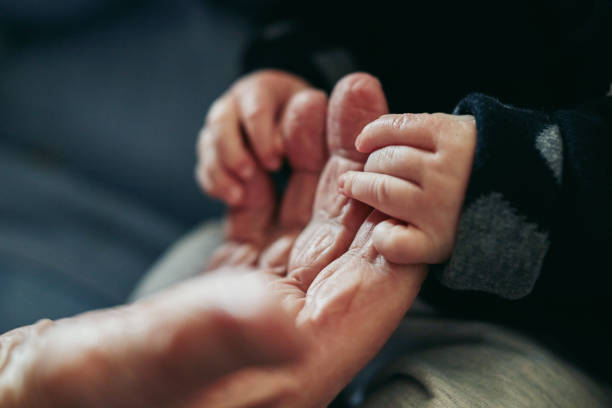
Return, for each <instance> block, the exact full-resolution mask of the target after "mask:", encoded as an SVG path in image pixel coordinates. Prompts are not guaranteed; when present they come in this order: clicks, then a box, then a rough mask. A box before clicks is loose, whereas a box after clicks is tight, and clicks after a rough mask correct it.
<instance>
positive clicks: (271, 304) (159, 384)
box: [0, 274, 303, 408]
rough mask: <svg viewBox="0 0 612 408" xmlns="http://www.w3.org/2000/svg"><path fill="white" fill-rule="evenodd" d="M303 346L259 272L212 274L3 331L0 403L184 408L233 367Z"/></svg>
mask: <svg viewBox="0 0 612 408" xmlns="http://www.w3.org/2000/svg"><path fill="white" fill-rule="evenodd" d="M302 349H303V339H301V338H300V337H298V333H297V331H296V329H295V325H294V322H293V321H292V320H290V319H289V318H288V317H287V316H286V315H285V314H284V313H283V312H282V310H281V308H279V305H278V301H277V300H276V298H275V297H274V293H272V292H270V291H269V290H267V289H266V282H265V277H264V276H263V274H261V275H260V274H250V275H245V276H241V275H236V274H233V275H232V274H222V275H221V274H209V275H206V276H203V277H200V278H197V279H193V280H190V281H189V282H187V283H185V284H182V285H179V286H177V287H175V288H173V289H171V290H167V291H165V292H162V293H160V294H159V295H157V296H155V297H152V298H149V299H146V300H143V301H140V302H138V303H135V304H132V305H128V306H123V307H119V308H115V309H110V310H103V311H96V312H91V313H86V314H83V315H80V316H77V317H73V318H68V319H62V320H58V321H56V322H51V321H49V320H47V321H41V322H39V323H37V324H35V325H32V326H28V327H24V328H20V329H16V330H13V331H11V332H9V333H6V334H4V335H3V336H0V406H2V407H3V408H9V407H20V408H30V407H31V408H46V407H54V408H55V407H57V408H60V407H61V408H70V407H93V408H95V407H101V408H102V407H104V408H106V407H126V408H128V407H129V408H134V407H167V406H180V405H183V404H184V403H186V402H188V401H190V400H191V399H192V398H193V397H194V395H197V394H198V393H199V392H201V390H202V389H204V388H205V387H206V386H207V385H209V384H210V383H211V382H212V381H214V380H216V379H218V378H220V377H222V376H223V375H225V374H227V373H229V372H233V371H235V370H237V369H239V368H242V367H245V366H250V365H257V366H258V367H265V366H274V365H275V364H280V363H282V362H286V361H289V360H292V359H298V358H299V357H300V356H301V355H302Z"/></svg>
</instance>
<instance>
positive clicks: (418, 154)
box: [339, 113, 476, 264]
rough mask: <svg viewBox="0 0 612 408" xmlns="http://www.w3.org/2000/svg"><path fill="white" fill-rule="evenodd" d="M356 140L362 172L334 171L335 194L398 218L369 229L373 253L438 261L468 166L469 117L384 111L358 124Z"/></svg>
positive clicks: (472, 140) (451, 232)
mask: <svg viewBox="0 0 612 408" xmlns="http://www.w3.org/2000/svg"><path fill="white" fill-rule="evenodd" d="M355 145H356V147H357V150H358V151H360V152H362V153H369V157H368V160H367V162H366V164H365V168H364V171H363V172H360V171H349V172H346V173H344V174H343V175H341V176H340V179H339V189H340V192H341V193H343V194H344V195H346V196H348V197H350V198H354V199H356V200H359V201H362V202H364V203H366V204H368V205H370V206H372V207H374V208H376V209H378V210H379V211H381V212H383V213H385V214H388V215H390V216H392V217H394V218H396V219H397V220H394V219H389V220H387V221H385V222H383V223H380V224H378V225H377V226H376V228H375V230H374V234H373V242H374V246H375V248H376V250H377V251H378V252H380V253H381V254H382V255H383V256H384V257H385V258H387V260H388V261H390V262H395V263H404V264H416V263H428V264H433V263H440V262H443V261H445V260H446V259H447V258H448V257H449V256H450V254H451V252H452V248H453V246H454V242H455V236H456V233H457V225H458V221H459V215H460V212H461V208H462V205H463V200H464V197H465V192H466V189H467V185H468V180H469V178H470V173H471V169H472V162H473V159H474V150H475V147H476V121H475V120H474V117H472V116H469V115H467V116H456V115H447V114H442V113H435V114H393V115H383V116H381V117H380V118H378V119H377V120H375V121H373V122H371V123H369V124H368V125H367V126H365V127H364V128H363V130H362V131H361V134H360V135H359V137H358V138H357V140H356V141H355ZM398 220H400V221H398ZM402 221H403V222H402Z"/></svg>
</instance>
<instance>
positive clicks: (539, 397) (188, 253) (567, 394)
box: [131, 222, 612, 408]
mask: <svg viewBox="0 0 612 408" xmlns="http://www.w3.org/2000/svg"><path fill="white" fill-rule="evenodd" d="M222 237H223V234H222V227H221V223H220V222H211V223H207V224H204V225H202V226H200V227H198V228H196V229H195V230H194V231H193V232H191V233H190V234H188V235H186V236H185V237H184V238H183V239H181V240H180V241H178V242H177V243H176V244H175V245H174V246H173V247H171V248H170V249H169V250H168V251H167V253H166V254H165V255H164V256H163V257H162V258H161V259H160V260H159V261H158V262H157V263H156V264H155V265H154V266H153V268H152V270H151V271H150V272H149V273H148V274H147V276H145V277H144V279H143V280H142V281H141V283H140V284H139V286H138V287H137V289H136V290H135V291H134V293H133V294H132V297H131V298H132V299H133V300H135V299H138V298H141V297H144V296H147V295H148V294H151V293H153V292H156V291H158V290H161V289H163V288H165V287H168V286H170V285H172V284H174V283H177V282H179V281H181V280H184V279H187V278H189V277H192V276H195V275H197V274H199V273H201V272H202V270H203V269H204V267H205V265H206V263H207V260H208V259H209V257H210V255H211V254H212V252H213V251H214V249H215V248H216V247H217V246H218V245H219V243H220V242H221V240H222ZM373 367H375V368H373ZM380 367H382V368H380ZM368 372H369V373H368ZM364 373H367V374H368V375H367V377H369V379H368V380H367V381H366V383H367V385H366V386H365V387H361V388H360V389H364V390H365V389H367V390H368V391H367V392H365V393H364V392H363V391H360V392H359V393H358V394H359V395H360V396H359V397H358V398H356V399H352V400H354V401H358V402H359V403H358V405H356V406H363V407H367V408H373V407H384V408H387V407H389V408H391V407H398V408H407V407H427V408H441V407H444V408H446V407H460V408H461V407H465V408H467V407H470V408H473V407H508V408H510V407H512V408H521V407H530V408H532V407H568V408H570V407H572V408H574V407H580V408H582V407H585V408H586V407H589V408H599V407H602V408H603V407H606V408H609V407H612V401H611V400H610V392H609V391H608V392H604V389H603V387H602V386H600V385H599V384H597V383H596V382H595V381H594V380H592V379H590V378H588V376H586V375H585V374H584V373H581V372H580V371H579V370H577V369H575V368H573V367H572V366H571V365H570V364H568V363H566V362H564V361H563V360H562V359H560V358H558V357H557V356H555V355H553V354H552V353H550V352H548V351H547V350H545V349H544V348H542V347H540V346H538V345H537V344H536V343H535V342H533V341H531V340H529V339H528V338H526V337H525V336H521V335H518V334H516V333H513V332H510V331H508V330H506V329H504V328H501V327H498V326H494V325H490V324H484V323H478V322H466V321H456V320H450V319H444V318H441V317H439V316H435V315H433V314H432V312H431V309H428V308H427V307H424V306H423V305H422V304H420V305H419V304H417V305H415V307H413V309H412V310H411V312H410V313H409V314H408V316H406V318H405V319H404V321H403V322H402V324H401V325H400V327H399V328H398V330H397V331H396V332H395V334H394V335H393V337H392V338H391V340H390V341H389V343H388V344H387V346H385V349H383V351H382V353H381V354H380V356H379V357H377V359H376V360H375V361H373V362H372V364H371V365H370V366H369V367H368V368H366V369H365V370H364ZM362 374H363V373H362Z"/></svg>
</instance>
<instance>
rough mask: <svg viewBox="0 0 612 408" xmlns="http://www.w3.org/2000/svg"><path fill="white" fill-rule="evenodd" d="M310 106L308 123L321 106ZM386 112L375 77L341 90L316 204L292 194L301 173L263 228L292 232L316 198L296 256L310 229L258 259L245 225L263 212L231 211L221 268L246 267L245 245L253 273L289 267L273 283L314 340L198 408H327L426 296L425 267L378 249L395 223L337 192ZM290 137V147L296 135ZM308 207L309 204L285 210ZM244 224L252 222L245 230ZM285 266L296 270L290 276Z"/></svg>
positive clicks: (303, 194)
mask: <svg viewBox="0 0 612 408" xmlns="http://www.w3.org/2000/svg"><path fill="white" fill-rule="evenodd" d="M306 105H307V104H306ZM307 106H308V108H304V110H303V114H304V115H305V116H308V112H309V109H315V108H314V107H313V106H316V103H315V102H311V105H307ZM386 112H387V106H386V101H385V98H384V95H383V93H382V90H381V87H380V84H379V83H378V81H377V80H376V79H374V78H372V77H370V76H368V75H365V74H354V75H351V76H349V77H346V78H344V79H343V80H342V81H340V82H339V83H338V85H337V86H336V88H335V89H334V92H333V93H332V96H331V99H330V106H329V113H328V118H327V145H328V146H327V147H328V150H329V152H330V157H329V160H328V161H327V164H326V166H325V168H324V169H323V171H322V174H321V176H320V180H319V184H318V186H317V189H316V192H315V195H314V198H313V197H312V196H308V195H307V193H308V192H309V190H305V189H297V188H296V189H293V188H292V187H293V186H292V183H296V182H297V180H299V177H300V174H299V171H298V172H297V174H296V175H294V176H293V178H292V179H291V180H290V181H289V187H288V190H287V193H286V196H285V197H284V201H283V205H282V207H281V211H280V214H279V216H278V221H277V222H276V223H275V222H274V221H270V222H269V223H267V224H265V225H262V234H261V235H262V236H265V233H266V232H267V231H273V230H280V231H292V229H291V228H290V226H288V225H287V224H285V220H287V219H291V220H296V221H297V220H299V219H300V218H299V217H298V216H297V214H296V213H295V211H301V209H302V208H304V207H306V206H307V203H309V202H312V201H311V200H313V202H314V205H313V211H312V214H313V215H312V219H311V220H310V222H309V223H308V225H306V227H305V228H304V230H303V231H302V233H301V234H299V236H297V239H296V240H295V243H294V245H293V248H292V250H291V252H290V253H288V251H287V247H289V246H290V245H291V237H293V236H294V231H297V230H299V229H301V227H302V226H301V225H299V224H296V227H295V228H293V231H292V232H290V233H285V234H284V235H282V234H281V235H280V236H281V238H280V240H281V242H282V250H277V246H278V242H279V241H278V239H279V238H277V240H274V239H273V240H272V242H268V243H267V245H264V247H263V248H262V249H261V250H259V252H258V248H260V246H259V245H260V244H258V243H256V242H249V241H245V240H243V239H242V238H243V237H244V235H243V234H241V227H242V228H248V226H252V225H257V224H256V222H259V221H261V220H260V219H258V217H259V216H260V215H261V212H260V211H257V210H253V211H252V213H251V214H250V216H251V217H252V218H250V217H245V214H248V213H249V208H248V207H246V208H244V207H242V208H240V209H237V210H235V211H232V212H231V213H230V215H229V225H230V227H229V228H228V231H227V235H228V243H226V244H225V245H226V247H225V248H223V247H222V248H221V249H220V250H219V252H218V254H217V257H216V258H215V260H214V261H213V266H215V267H216V266H219V265H224V264H230V265H236V264H238V263H239V262H238V263H237V262H236V259H235V258H232V257H227V254H229V253H231V251H233V250H235V249H236V248H239V247H249V248H250V249H251V251H252V252H251V256H250V257H248V259H247V258H244V259H242V261H243V262H244V263H243V264H248V265H250V266H251V267H252V268H253V271H254V272H253V273H265V272H262V271H261V270H260V269H258V268H260V267H262V266H271V265H274V266H280V268H279V270H278V271H277V272H276V273H278V277H277V279H276V280H275V281H273V283H272V284H271V285H272V287H273V289H274V290H275V291H276V292H277V293H281V294H282V295H283V296H284V302H283V304H284V307H285V309H286V310H288V311H289V313H290V314H292V315H293V316H295V321H296V324H297V327H298V329H299V330H300V332H301V333H303V335H305V337H306V338H309V339H311V341H310V343H309V346H308V347H307V351H306V352H305V354H304V359H302V360H300V361H298V362H295V363H289V364H287V365H286V366H285V367H281V368H276V369H257V368H254V369H249V370H245V371H242V372H239V373H237V374H234V375H231V376H229V377H228V378H225V379H223V380H222V381H220V382H219V383H218V384H217V385H216V386H215V387H212V388H210V389H208V390H206V391H205V392H204V393H203V395H202V397H201V399H199V400H197V402H195V403H194V405H193V406H223V407H225V406H227V407H234V406H283V407H284V406H291V407H310V406H312V407H319V406H325V405H326V404H328V403H329V402H330V401H331V400H332V399H333V397H334V396H335V395H336V394H337V393H338V392H339V391H340V390H341V389H342V387H344V386H345V385H346V384H347V383H348V382H349V381H350V379H351V378H352V377H353V376H354V375H355V374H356V373H357V372H358V371H359V369H361V368H362V367H363V366H364V365H365V364H366V363H367V361H369V359H371V358H372V357H373V356H374V354H375V353H376V352H377V351H378V350H379V349H380V347H381V346H382V345H383V344H384V342H385V341H386V340H387V338H388V337H389V336H390V335H391V333H392V331H393V330H394V329H395V328H396V327H397V324H398V323H399V321H400V319H401V317H402V316H403V315H404V314H405V312H406V311H407V310H408V308H409V307H410V305H411V304H412V302H413V300H414V298H415V296H416V294H417V293H418V290H419V287H420V284H421V282H422V280H423V279H424V276H425V267H424V266H400V265H395V264H390V263H388V262H387V261H386V260H385V259H384V258H383V257H382V256H380V254H378V252H377V251H376V250H375V249H374V246H373V244H372V231H373V229H374V227H375V226H376V225H377V224H378V223H380V222H382V221H385V220H387V219H388V217H387V216H384V215H383V214H382V213H379V212H376V211H372V209H371V208H370V207H368V206H367V205H365V204H363V203H360V202H357V201H354V200H351V199H348V198H347V197H345V196H343V195H341V194H339V193H338V184H337V180H338V176H339V175H340V174H343V173H344V172H346V171H348V170H361V169H362V168H363V165H364V162H365V160H366V155H364V154H361V153H358V152H357V151H356V150H355V148H354V142H355V138H356V137H357V135H358V134H359V132H360V131H361V129H362V128H363V127H364V126H365V125H366V124H367V123H369V122H371V121H372V120H374V119H376V118H378V117H379V116H380V115H382V114H384V113H386ZM315 128H318V127H316V126H315ZM285 137H286V138H288V139H289V140H290V139H291V137H292V135H291V134H288V135H286V136H285ZM315 139H317V140H318V139H319V138H318V137H316V136H315ZM322 149H323V147H322ZM287 152H288V153H287V154H288V157H289V160H290V161H291V159H292V156H291V155H292V153H295V154H299V151H296V152H292V151H291V149H287ZM292 194H297V195H298V196H297V197H294V196H293V195H292ZM300 201H301V202H302V203H303V204H302V205H286V203H287V202H300ZM270 202H271V201H270ZM238 217H245V218H242V219H240V222H238V221H237V218H238ZM251 220H252V221H251ZM258 220H259V221H258ZM391 222H392V221H391ZM288 227H289V228H288ZM274 236H278V235H274ZM230 248H231V249H230ZM287 256H288V260H287ZM283 265H287V267H286V270H285V271H283V268H282V266H283Z"/></svg>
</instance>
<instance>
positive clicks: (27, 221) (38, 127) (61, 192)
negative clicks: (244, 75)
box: [0, 0, 251, 332]
mask: <svg viewBox="0 0 612 408" xmlns="http://www.w3.org/2000/svg"><path fill="white" fill-rule="evenodd" d="M220 3H221V2H220ZM250 29H251V27H250V23H249V20H248V18H247V17H246V16H244V15H240V14H237V13H235V12H234V11H233V10H232V7H226V6H221V5H219V4H217V3H215V2H204V1H194V0H178V1H137V0H132V1H120V0H54V1H47V0H27V1H26V0H0V332H4V331H6V330H9V329H12V328H14V327H17V326H20V325H24V324H29V323H32V322H34V321H36V320H37V319H39V318H42V317H48V318H58V317H61V316H67V315H72V314H75V313H78V312H80V311H83V310H87V309H92V308H99V307H105V306H110V305H115V304H118V303H121V302H123V301H124V300H125V298H126V297H127V296H128V294H129V293H130V291H131V290H132V288H133V287H134V285H135V283H136V282H137V281H138V279H139V277H140V276H141V275H142V274H143V273H144V272H146V270H147V268H148V267H149V266H150V265H151V264H152V263H153V262H154V261H155V259H156V258H157V257H158V256H159V255H160V254H161V252H162V251H163V250H164V249H165V248H166V247H167V246H168V245H169V244H170V243H172V241H173V240H175V239H176V238H177V237H178V236H180V235H181V234H182V233H183V232H184V231H186V230H187V229H189V228H190V227H192V226H193V225H194V224H196V223H198V222H200V221H203V220H205V219H207V218H210V217H214V216H218V215H220V214H221V213H222V207H221V205H220V204H219V203H217V202H213V201H211V200H209V199H206V198H205V197H204V196H203V195H202V194H201V193H200V192H199V190H198V188H197V186H196V184H195V181H194V177H193V169H194V163H195V148H194V147H195V141H196V136H197V132H198V130H199V128H200V126H201V124H202V120H203V117H204V114H205V112H206V110H207V107H208V105H210V103H211V102H212V101H213V99H214V98H215V97H217V96H218V95H219V94H220V93H222V92H223V91H224V90H225V89H226V88H227V87H228V86H229V84H230V83H231V82H232V81H233V80H234V79H235V77H236V76H237V75H239V73H240V64H239V59H240V54H241V51H242V49H243V48H244V47H245V44H246V41H247V39H248V37H249V32H250Z"/></svg>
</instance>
